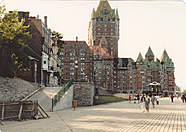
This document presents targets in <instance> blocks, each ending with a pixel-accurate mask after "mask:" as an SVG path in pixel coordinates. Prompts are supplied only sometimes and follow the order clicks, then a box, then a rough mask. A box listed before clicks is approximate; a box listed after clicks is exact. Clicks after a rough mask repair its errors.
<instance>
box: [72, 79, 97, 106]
mask: <svg viewBox="0 0 186 132" xmlns="http://www.w3.org/2000/svg"><path fill="white" fill-rule="evenodd" d="M93 97H94V85H93V83H89V82H74V98H73V99H74V100H77V102H78V106H90V105H93Z"/></svg>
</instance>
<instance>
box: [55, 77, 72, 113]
mask: <svg viewBox="0 0 186 132" xmlns="http://www.w3.org/2000/svg"><path fill="white" fill-rule="evenodd" d="M73 82H74V80H73V79H71V80H70V81H69V82H68V83H67V84H66V85H65V87H64V88H63V89H61V90H60V91H59V92H58V93H57V94H56V95H55V96H54V97H53V98H52V111H53V107H54V106H56V104H57V103H58V102H59V101H60V99H61V97H62V96H63V95H64V94H65V92H66V91H68V89H69V88H70V87H71V86H72V84H73Z"/></svg>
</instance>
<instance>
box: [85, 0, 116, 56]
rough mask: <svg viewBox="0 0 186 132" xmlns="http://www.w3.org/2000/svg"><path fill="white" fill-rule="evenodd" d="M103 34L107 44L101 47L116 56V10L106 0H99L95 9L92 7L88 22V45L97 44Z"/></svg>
mask: <svg viewBox="0 0 186 132" xmlns="http://www.w3.org/2000/svg"><path fill="white" fill-rule="evenodd" d="M102 36H104V37H105V38H106V40H107V42H108V43H107V45H104V46H103V45H102V47H101V48H107V51H110V53H109V54H111V53H112V55H113V57H118V40H119V15H118V10H117V9H116V10H115V9H112V8H111V6H110V5H109V2H108V1H107V0H100V1H99V5H98V7H97V9H96V11H95V10H94V9H93V11H92V15H91V20H90V23H89V35H88V37H89V41H88V43H89V45H91V46H94V45H99V44H100V40H101V38H102Z"/></svg>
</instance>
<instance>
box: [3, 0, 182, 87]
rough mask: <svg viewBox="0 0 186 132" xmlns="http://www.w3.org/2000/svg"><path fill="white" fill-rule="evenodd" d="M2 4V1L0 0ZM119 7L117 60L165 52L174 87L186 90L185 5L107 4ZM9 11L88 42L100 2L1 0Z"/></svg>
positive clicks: (170, 1) (167, 1)
mask: <svg viewBox="0 0 186 132" xmlns="http://www.w3.org/2000/svg"><path fill="white" fill-rule="evenodd" d="M0 1H2V0H0ZM109 3H110V5H111V7H112V8H118V11H119V17H120V40H119V57H131V58H133V59H134V60H136V58H137V56H138V54H139V52H141V53H142V55H143V57H144V56H145V54H146V52H147V50H148V47H149V46H150V47H151V49H152V51H153V53H154V55H155V57H156V58H160V57H161V55H162V53H163V50H164V49H166V51H167V53H168V55H169V57H170V58H172V60H173V62H174V65H175V79H176V84H177V85H178V86H180V87H181V89H186V76H185V75H186V70H185V68H186V61H185V60H186V59H185V58H184V57H186V4H185V3H184V2H181V1H176V0H162V1H161V0H154V1H147V0H142V1H139V0H138V1H135V0H126V1H124V0H120V1H113V0H112V1H109ZM1 4H4V5H5V6H6V8H7V10H8V11H10V10H19V11H29V12H30V16H37V15H39V17H40V18H41V19H42V20H43V17H44V16H48V27H49V28H51V30H52V31H53V30H54V31H57V32H60V33H62V34H63V35H64V40H75V38H76V36H78V39H79V40H85V41H86V42H87V40H88V24H89V20H90V18H91V12H92V9H93V8H95V9H96V8H97V6H98V4H99V0H87V1H86V0H82V1H79V0H71V1H68V0H30V1H28V0H4V1H3V2H2V3H1Z"/></svg>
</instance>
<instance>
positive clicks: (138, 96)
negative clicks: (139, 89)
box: [137, 94, 140, 104]
mask: <svg viewBox="0 0 186 132" xmlns="http://www.w3.org/2000/svg"><path fill="white" fill-rule="evenodd" d="M137 100H138V104H139V101H140V95H139V94H137Z"/></svg>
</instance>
